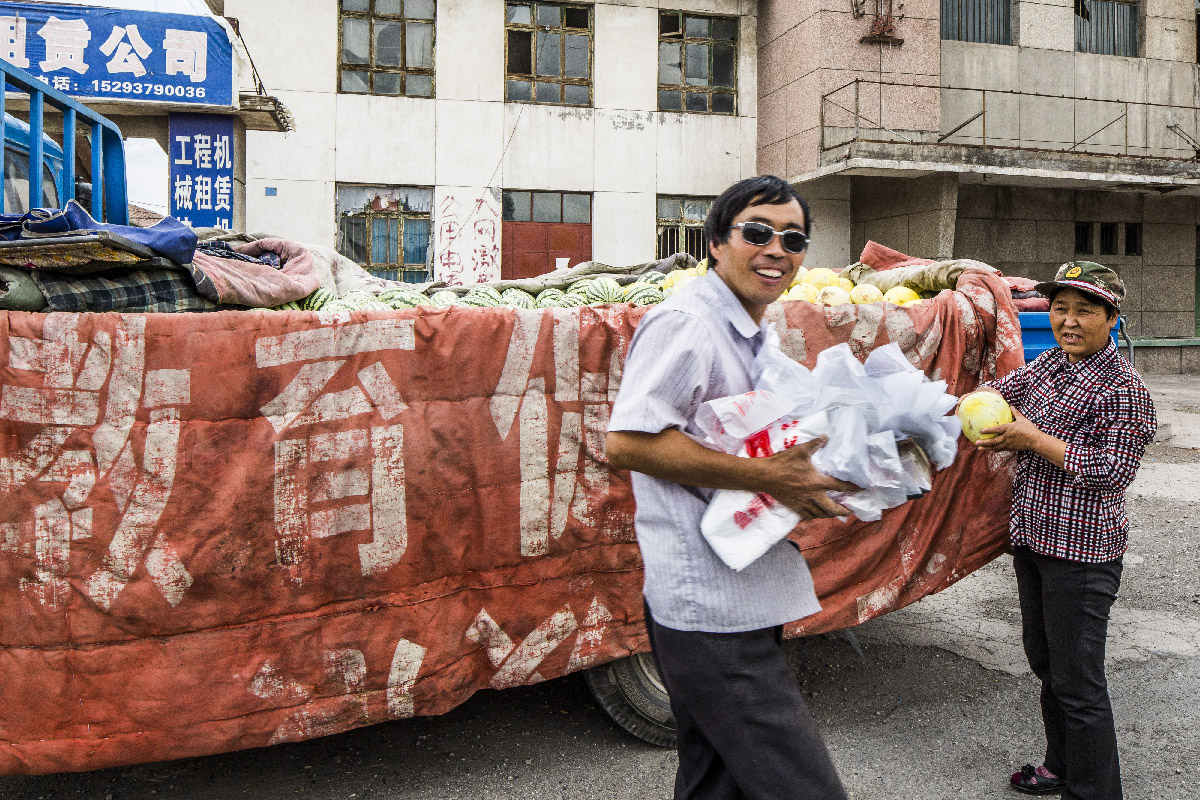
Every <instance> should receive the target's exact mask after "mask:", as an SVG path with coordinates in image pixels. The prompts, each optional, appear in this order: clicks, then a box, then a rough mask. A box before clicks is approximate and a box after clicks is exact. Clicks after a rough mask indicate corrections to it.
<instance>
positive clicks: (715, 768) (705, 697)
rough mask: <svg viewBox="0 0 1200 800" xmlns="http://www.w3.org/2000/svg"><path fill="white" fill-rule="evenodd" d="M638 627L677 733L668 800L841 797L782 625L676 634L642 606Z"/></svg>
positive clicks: (843, 795)
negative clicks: (646, 636) (645, 634)
mask: <svg viewBox="0 0 1200 800" xmlns="http://www.w3.org/2000/svg"><path fill="white" fill-rule="evenodd" d="M646 627H647V629H648V631H649V633H650V646H651V647H652V648H653V649H654V658H655V661H656V662H657V664H658V670H659V672H660V673H661V674H662V677H663V682H664V683H665V684H666V687H667V691H668V692H670V695H671V710H672V712H674V714H675V724H676V727H677V731H678V743H679V744H678V747H679V771H678V772H677V773H676V775H675V800H743V799H745V800H775V799H776V798H778V799H779V800H783V799H784V798H787V800H800V799H801V798H802V799H803V800H845V798H846V791H845V789H843V788H842V782H841V780H840V779H839V778H838V775H837V771H836V770H835V769H834V766H833V762H832V761H831V760H830V758H829V751H828V750H827V749H826V748H825V742H824V741H823V740H822V739H821V734H820V733H818V731H817V726H816V723H815V722H814V721H813V718H812V715H811V714H809V712H808V708H807V707H806V706H805V704H804V699H803V698H802V697H801V696H800V688H799V687H798V686H797V685H796V680H795V678H793V677H792V674H791V672H789V671H788V667H787V660H786V659H785V658H784V655H783V651H782V650H781V649H780V643H781V641H782V632H783V629H782V628H780V627H774V628H764V629H762V630H757V631H748V632H745V633H704V632H697V631H677V630H672V629H671V628H664V627H663V626H661V625H659V624H658V623H656V622H654V621H653V619H651V617H650V612H649V609H647V610H646Z"/></svg>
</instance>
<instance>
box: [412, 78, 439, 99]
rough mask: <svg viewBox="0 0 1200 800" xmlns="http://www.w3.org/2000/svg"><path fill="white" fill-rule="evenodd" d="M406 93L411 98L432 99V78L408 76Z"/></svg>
mask: <svg viewBox="0 0 1200 800" xmlns="http://www.w3.org/2000/svg"><path fill="white" fill-rule="evenodd" d="M407 81H408V84H407V85H408V91H407V92H406V94H409V95H411V96H413V97H433V76H432V75H409V76H408V78H407Z"/></svg>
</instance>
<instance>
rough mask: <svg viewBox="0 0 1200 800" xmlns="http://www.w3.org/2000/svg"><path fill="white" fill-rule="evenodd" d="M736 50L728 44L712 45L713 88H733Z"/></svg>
mask: <svg viewBox="0 0 1200 800" xmlns="http://www.w3.org/2000/svg"><path fill="white" fill-rule="evenodd" d="M736 59H737V48H735V47H734V46H733V45H729V44H718V45H713V76H712V82H713V86H728V87H730V88H732V87H733V86H734V72H735V70H734V62H735V61H736Z"/></svg>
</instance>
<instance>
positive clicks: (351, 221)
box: [338, 216, 367, 264]
mask: <svg viewBox="0 0 1200 800" xmlns="http://www.w3.org/2000/svg"><path fill="white" fill-rule="evenodd" d="M338 228H339V231H338V232H339V233H340V234H341V235H340V237H339V238H340V239H341V243H340V246H339V247H338V251H339V252H341V254H342V255H344V256H345V257H346V258H348V259H350V260H351V261H357V262H358V263H359V264H365V263H366V261H367V220H366V218H365V217H351V216H343V217H342V219H341V221H340V223H339V225H338Z"/></svg>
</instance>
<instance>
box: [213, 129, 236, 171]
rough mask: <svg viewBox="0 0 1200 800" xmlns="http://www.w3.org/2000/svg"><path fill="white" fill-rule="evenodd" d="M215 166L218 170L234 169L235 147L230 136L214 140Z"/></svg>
mask: <svg viewBox="0 0 1200 800" xmlns="http://www.w3.org/2000/svg"><path fill="white" fill-rule="evenodd" d="M213 166H214V167H216V168H217V169H232V168H233V146H232V145H231V144H230V143H229V137H228V136H218V137H217V138H216V139H213Z"/></svg>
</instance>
